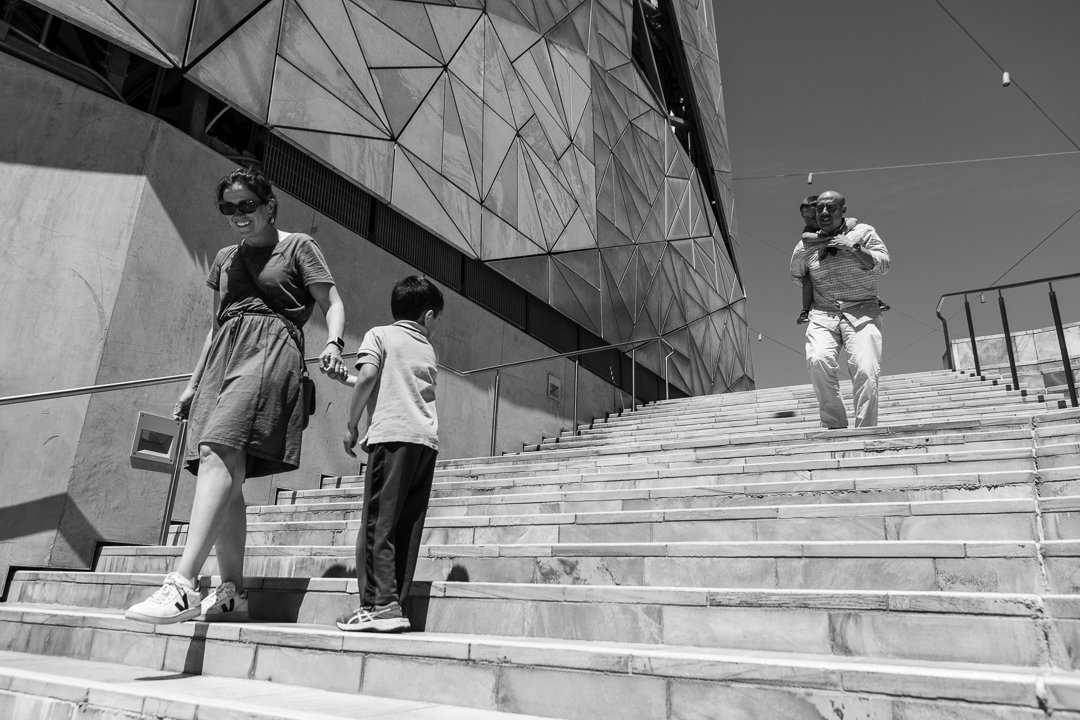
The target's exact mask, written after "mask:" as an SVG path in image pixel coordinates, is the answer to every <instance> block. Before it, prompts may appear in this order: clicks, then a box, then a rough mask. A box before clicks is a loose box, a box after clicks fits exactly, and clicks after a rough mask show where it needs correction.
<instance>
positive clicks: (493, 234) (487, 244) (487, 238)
mask: <svg viewBox="0 0 1080 720" xmlns="http://www.w3.org/2000/svg"><path fill="white" fill-rule="evenodd" d="M481 212H482V225H483V227H482V232H483V240H482V246H481V258H483V259H484V260H493V259H497V258H511V257H525V256H539V257H543V258H544V259H545V261H546V260H547V255H545V254H544V248H543V247H541V246H539V245H537V244H536V243H534V242H532V241H531V240H529V238H527V237H525V236H524V235H523V234H521V233H520V232H518V231H517V229H516V228H513V227H511V226H510V225H508V224H507V223H506V221H504V220H503V219H502V218H500V217H499V216H498V215H496V214H495V213H493V212H491V211H490V210H488V209H487V208H481ZM545 277H546V276H545ZM540 297H544V298H546V297H547V290H546V287H545V290H544V293H543V294H542V295H540Z"/></svg>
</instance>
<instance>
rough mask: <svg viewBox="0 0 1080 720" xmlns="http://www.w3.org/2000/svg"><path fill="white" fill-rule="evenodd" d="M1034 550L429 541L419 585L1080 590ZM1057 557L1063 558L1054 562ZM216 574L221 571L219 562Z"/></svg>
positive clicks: (260, 564) (155, 561)
mask: <svg viewBox="0 0 1080 720" xmlns="http://www.w3.org/2000/svg"><path fill="white" fill-rule="evenodd" d="M1039 547H1040V546H1038V545H1037V544H1036V543H1034V542H1023V541H1011V542H963V541H947V540H937V541H909V540H891V541H880V542H869V541H848V542H830V541H771V542H670V543H646V542H641V543H565V544H555V543H552V544H541V543H537V544H515V543H508V544H484V545H426V546H423V547H421V549H420V557H419V558H418V561H417V569H416V576H415V577H416V580H417V581H425V582H438V581H443V580H455V581H480V582H513V583H546V584H571V585H631V586H636V585H641V586H649V587H657V586H673V587H679V586H688V587H702V586H705V587H727V588H748V589H749V588H754V589H779V590H821V589H827V590H909V591H949V592H1006V593H1032V592H1038V591H1040V590H1041V589H1043V588H1044V587H1046V586H1047V584H1048V583H1049V586H1050V588H1051V589H1053V591H1054V592H1059V593H1071V592H1077V591H1075V590H1067V589H1063V588H1069V587H1074V586H1076V585H1077V584H1078V583H1080V552H1077V551H1076V547H1080V544H1070V543H1068V542H1057V543H1050V542H1047V543H1045V544H1043V545H1042V547H1052V548H1053V550H1054V552H1053V553H1049V552H1047V557H1046V558H1045V568H1046V570H1045V572H1046V573H1047V574H1049V575H1050V577H1049V579H1047V578H1044V569H1043V565H1042V564H1041V563H1040V557H1039V552H1038V550H1039ZM181 550H182V548H179V547H173V546H165V547H161V546H157V547H125V546H118V547H103V548H102V549H101V550H100V552H99V555H98V559H97V562H96V564H95V569H96V570H98V571H101V572H123V573H157V574H165V573H167V572H169V571H170V570H171V569H172V568H173V567H174V566H175V563H176V561H177V559H178V558H179V556H180V552H181ZM1051 554H1052V555H1053V557H1051V556H1050V555H1051ZM244 567H245V573H246V574H248V575H251V576H253V577H255V576H259V577H345V576H349V575H350V574H353V573H354V572H355V563H354V560H353V549H352V548H349V547H344V546H312V545H298V546H286V545H279V546H274V547H268V546H261V545H256V546H250V547H248V548H247V554H246V561H245V566H244ZM204 571H205V572H206V573H207V574H215V573H217V572H218V569H217V560H216V557H215V556H214V555H213V554H211V556H210V558H209V559H208V560H207V563H206V565H205V566H204Z"/></svg>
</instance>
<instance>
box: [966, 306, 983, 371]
mask: <svg viewBox="0 0 1080 720" xmlns="http://www.w3.org/2000/svg"><path fill="white" fill-rule="evenodd" d="M964 314H965V315H967V325H968V337H969V338H971V358H972V359H973V360H974V361H975V374H976V375H982V368H981V367H980V366H979V348H978V347H977V343H976V342H975V324H974V323H972V322H971V303H970V302H968V296H967V295H965V296H964Z"/></svg>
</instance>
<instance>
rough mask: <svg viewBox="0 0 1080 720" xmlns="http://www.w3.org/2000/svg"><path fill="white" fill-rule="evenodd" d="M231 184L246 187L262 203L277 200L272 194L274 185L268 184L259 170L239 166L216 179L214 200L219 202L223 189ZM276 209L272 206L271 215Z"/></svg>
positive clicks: (266, 203)
mask: <svg viewBox="0 0 1080 720" xmlns="http://www.w3.org/2000/svg"><path fill="white" fill-rule="evenodd" d="M233 185H242V186H243V187H246V188H247V189H248V190H250V191H251V192H253V193H255V197H257V198H259V201H260V202H262V203H263V204H264V205H268V204H269V203H270V201H271V200H275V201H276V200H277V196H276V195H274V186H273V185H271V184H270V181H269V180H267V179H266V176H265V175H263V174H262V172H261V171H260V170H256V169H254V168H242V167H241V168H236V169H235V170H233V171H232V172H230V173H228V174H226V175H225V177H223V178H221V179H220V180H218V184H217V189H216V190H215V191H214V202H215V203H220V202H221V199H222V197H223V196H224V195H225V191H226V190H228V189H229V188H231V187H232V186H233ZM276 211H277V208H276V207H275V208H273V209H272V210H271V215H274V214H276Z"/></svg>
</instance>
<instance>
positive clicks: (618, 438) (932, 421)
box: [541, 407, 1053, 449]
mask: <svg viewBox="0 0 1080 720" xmlns="http://www.w3.org/2000/svg"><path fill="white" fill-rule="evenodd" d="M1047 412H1048V411H1046V410H1043V409H1041V408H1039V409H1038V410H1037V412H1035V411H1032V409H1029V408H1019V409H1018V408H1015V407H1006V408H999V409H998V411H997V412H995V413H994V414H992V415H980V414H971V413H970V412H960V411H958V412H949V411H947V410H937V411H932V412H926V413H905V414H902V415H897V416H896V417H895V418H885V419H883V420H882V422H881V424H880V425H879V426H877V427H878V428H888V427H890V426H892V425H897V426H902V427H911V426H915V425H923V426H931V427H934V426H948V424H957V425H964V426H968V427H974V426H980V425H981V426H984V427H986V426H988V425H993V424H996V423H995V421H1004V422H1006V423H1008V422H1025V421H1026V422H1029V423H1030V421H1031V418H1033V417H1038V416H1040V415H1043V414H1045V413H1047ZM1050 412H1053V411H1050ZM663 429H664V428H663V426H661V427H659V428H657V429H656V431H653V432H640V433H638V434H637V435H636V436H635V435H634V434H633V433H624V434H619V433H613V434H612V435H610V436H607V437H605V436H602V435H599V434H594V435H591V436H573V435H566V436H563V437H558V438H547V439H545V440H544V441H543V443H542V444H541V448H542V449H551V447H550V446H552V445H558V446H566V447H575V446H600V447H602V446H603V445H604V444H608V443H612V442H623V443H626V442H628V440H629V439H632V438H635V437H636V441H637V442H649V441H655V440H657V439H660V438H657V432H659V431H663ZM851 429H856V428H844V429H843V430H824V429H823V428H820V427H818V424H817V420H816V419H810V418H775V417H767V418H759V419H758V420H755V421H750V420H742V421H733V422H732V423H724V422H719V421H718V422H716V423H707V424H705V425H703V426H700V427H697V428H694V429H680V430H678V431H673V432H671V433H662V435H661V438H662V439H666V440H676V439H685V438H691V437H698V436H701V435H702V434H703V433H711V434H712V435H713V436H714V437H718V438H727V437H731V438H745V437H748V436H752V435H758V436H760V435H762V434H763V433H772V432H785V431H786V432H798V431H803V432H813V431H817V432H830V433H840V432H843V431H844V430H851ZM867 430H870V428H867Z"/></svg>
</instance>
